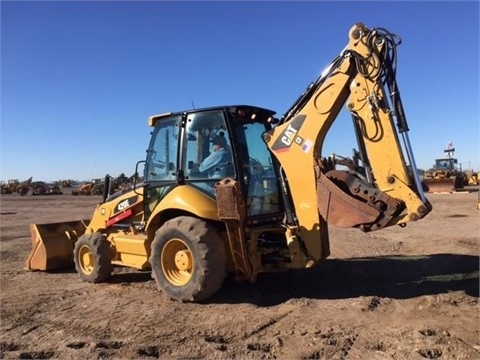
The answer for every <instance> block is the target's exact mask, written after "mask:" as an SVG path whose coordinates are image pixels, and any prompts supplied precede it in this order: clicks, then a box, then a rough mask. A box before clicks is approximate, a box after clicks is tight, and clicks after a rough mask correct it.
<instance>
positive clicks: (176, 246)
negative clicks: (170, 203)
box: [150, 216, 226, 302]
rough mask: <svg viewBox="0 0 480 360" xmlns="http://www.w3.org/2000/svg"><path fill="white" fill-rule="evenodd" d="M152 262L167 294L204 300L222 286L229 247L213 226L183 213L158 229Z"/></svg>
mask: <svg viewBox="0 0 480 360" xmlns="http://www.w3.org/2000/svg"><path fill="white" fill-rule="evenodd" d="M150 264H151V266H152V274H153V277H154V278H155V281H156V282H157V286H158V287H159V289H160V290H162V291H163V292H164V293H165V294H166V295H167V296H169V297H170V298H172V299H175V300H179V301H184V302H194V301H202V300H205V299H207V298H208V297H210V296H212V295H213V294H215V293H216V292H217V291H218V290H219V289H220V287H221V286H222V283H223V280H224V278H225V276H226V255H225V246H224V243H223V241H222V239H221V238H220V236H219V235H218V233H217V231H216V229H215V228H214V227H213V226H211V225H209V224H207V223H206V222H205V221H202V220H199V219H196V218H193V217H188V216H180V217H177V218H174V219H172V220H169V221H167V222H166V223H165V224H164V225H163V226H162V227H161V228H160V229H158V230H157V232H156V234H155V239H154V240H153V242H152V252H151V256H150Z"/></svg>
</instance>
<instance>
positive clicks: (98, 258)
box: [73, 233, 113, 283]
mask: <svg viewBox="0 0 480 360" xmlns="http://www.w3.org/2000/svg"><path fill="white" fill-rule="evenodd" d="M73 261H74V262H75V269H76V270H77V272H78V274H79V275H80V277H81V278H82V279H83V280H84V281H87V282H92V283H98V282H102V281H105V280H106V279H108V278H109V277H110V276H111V274H112V271H113V266H112V262H111V261H112V254H111V251H110V245H109V242H108V240H107V238H106V237H105V235H103V234H100V233H93V234H85V235H82V236H80V237H79V238H78V240H77V242H76V243H75V248H74V249H73Z"/></svg>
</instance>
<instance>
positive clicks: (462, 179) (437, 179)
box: [423, 142, 476, 192]
mask: <svg viewBox="0 0 480 360" xmlns="http://www.w3.org/2000/svg"><path fill="white" fill-rule="evenodd" d="M444 153H445V157H442V158H438V159H435V164H434V165H433V167H432V168H431V169H429V170H427V171H426V172H425V173H424V175H423V182H424V183H425V184H426V185H427V187H428V192H452V191H458V190H461V189H463V188H464V187H465V186H467V185H469V179H468V176H467V174H466V173H465V172H463V171H462V168H461V166H458V159H457V158H455V157H454V154H455V148H454V147H453V144H452V142H449V143H448V144H447V148H446V149H445V150H444ZM475 185H476V184H475Z"/></svg>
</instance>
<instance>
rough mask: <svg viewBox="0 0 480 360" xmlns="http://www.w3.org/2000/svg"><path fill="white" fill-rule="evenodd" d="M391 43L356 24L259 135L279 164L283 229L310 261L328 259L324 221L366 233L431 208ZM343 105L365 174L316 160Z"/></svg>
mask: <svg viewBox="0 0 480 360" xmlns="http://www.w3.org/2000/svg"><path fill="white" fill-rule="evenodd" d="M397 40H399V39H398V38H397V37H395V35H393V34H390V33H388V32H386V31H385V30H383V29H368V28H367V27H365V26H364V25H363V24H361V23H358V24H356V25H354V26H353V27H352V28H351V29H350V32H349V43H348V45H347V47H346V48H345V49H344V50H343V52H342V53H341V54H340V56H339V57H337V58H336V59H335V60H334V61H333V62H332V64H331V65H330V66H329V67H328V68H327V69H326V70H325V71H324V72H323V73H322V74H321V75H320V77H319V78H318V80H317V81H316V82H315V83H313V84H311V85H310V86H309V87H308V88H307V90H305V92H304V93H303V94H302V95H301V96H300V97H299V99H298V100H297V101H296V102H295V103H294V104H293V106H292V107H291V108H290V109H289V110H288V111H287V113H286V114H285V115H284V117H283V118H282V119H281V121H280V123H279V124H278V125H277V126H275V128H274V129H272V130H270V131H269V132H266V133H265V134H264V141H265V142H266V144H267V146H268V147H269V149H270V150H271V152H272V153H273V154H274V155H275V157H276V158H277V160H278V161H279V162H280V164H281V167H282V170H283V173H284V176H285V178H286V182H287V184H288V189H289V192H290V194H289V196H290V198H291V199H292V202H293V204H294V208H295V214H296V223H295V224H287V225H290V226H292V227H293V228H296V229H297V230H298V231H297V233H298V235H300V237H301V239H302V241H303V243H304V244H305V247H306V249H307V253H308V255H309V257H310V258H312V259H313V260H314V261H316V260H319V259H322V258H324V257H326V256H328V253H327V252H328V246H325V244H328V230H327V224H326V222H328V223H330V224H333V225H335V226H339V227H358V228H360V229H362V230H364V231H371V230H376V229H381V228H384V227H387V226H391V225H396V224H398V225H404V224H405V223H406V222H408V221H412V220H418V219H420V218H422V217H424V216H425V215H426V214H427V213H428V212H429V211H430V210H431V205H430V204H429V203H428V201H427V200H426V198H425V195H424V194H423V190H422V187H421V182H420V179H419V177H418V171H417V169H416V165H415V160H414V158H413V153H412V151H411V146H410V143H409V141H408V136H407V133H408V126H407V122H406V119H405V116H404V113H403V107H402V103H401V100H400V97H399V92H398V88H397V85H396V79H395V60H396V59H395V49H396V46H397V42H396V41H397ZM387 90H388V91H390V96H391V98H390V99H389V98H388V97H387V96H386V93H387ZM344 104H345V105H346V107H347V109H348V110H349V111H350V113H351V114H352V118H353V122H354V127H355V128H356V133H357V142H359V143H358V147H359V149H361V150H362V162H363V165H364V167H363V169H364V171H363V172H364V173H363V174H356V173H354V172H352V171H340V170H336V169H335V164H334V161H332V160H331V159H325V158H323V157H322V146H323V143H324V139H325V136H326V135H327V132H328V130H329V128H330V126H331V125H332V123H333V122H334V121H335V119H336V118H337V116H338V114H339V112H340V110H341V107H342V106H343V105H344ZM395 120H396V123H397V124H396V126H397V127H398V132H399V133H401V134H402V136H403V139H404V141H405V144H404V146H405V148H406V150H405V151H406V152H407V157H408V160H409V164H410V167H411V172H409V171H408V170H407V164H406V162H405V158H404V154H403V150H402V146H401V144H400V142H399V139H398V134H397V130H396V128H395V123H394V122H395ZM315 199H316V200H315ZM317 209H318V210H317ZM319 237H320V239H321V241H318V240H319ZM322 244H323V245H322Z"/></svg>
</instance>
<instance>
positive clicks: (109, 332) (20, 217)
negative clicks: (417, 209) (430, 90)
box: [0, 192, 480, 359]
mask: <svg viewBox="0 0 480 360" xmlns="http://www.w3.org/2000/svg"><path fill="white" fill-rule="evenodd" d="M477 194H478V193H477V192H463V193H457V194H428V198H429V199H430V201H431V202H432V204H433V207H434V210H433V212H432V213H431V214H429V215H428V217H427V218H425V219H424V220H422V221H419V222H417V223H409V224H408V226H407V227H406V228H403V229H402V228H400V227H394V228H388V229H384V230H380V231H378V232H374V233H369V234H364V233H362V232H361V231H360V230H356V229H347V230H340V229H335V228H333V227H331V228H330V236H331V249H332V256H331V257H330V258H329V259H328V260H327V261H325V262H324V263H323V264H322V265H321V266H320V267H318V268H315V269H310V270H301V271H292V272H287V273H277V274H260V275H259V278H258V280H257V281H256V282H255V283H253V284H249V283H238V282H235V280H234V279H233V277H228V278H227V279H226V280H225V283H224V286H223V288H222V289H221V290H220V292H219V293H217V294H216V295H215V296H214V297H212V298H211V299H209V301H207V302H205V303H203V304H182V303H178V302H175V301H172V300H169V299H166V297H165V296H164V295H163V294H162V293H161V292H159V291H158V290H157V288H156V285H155V283H154V281H153V280H152V279H151V276H150V272H139V271H136V270H130V269H126V268H116V269H115V272H114V276H113V277H112V278H111V279H110V280H109V282H107V283H101V284H90V283H86V282H83V281H81V280H80V278H79V277H78V275H77V274H76V272H75V270H74V269H65V270H63V271H56V272H50V273H45V272H32V271H26V270H24V269H23V266H24V261H25V259H26V258H27V255H28V253H29V250H30V235H29V230H28V225H29V223H45V222H57V221H66V220H77V219H82V218H89V217H90V216H91V214H92V212H93V208H94V207H95V205H96V204H97V203H98V202H99V201H100V198H101V197H100V196H76V197H74V196H72V195H67V194H64V195H51V196H29V195H27V196H23V197H22V196H19V195H17V194H12V195H2V197H1V201H0V204H1V229H0V235H1V242H0V260H1V297H0V299H1V312H0V315H1V325H0V329H1V333H0V345H1V356H0V357H1V358H3V359H35V358H39V359H47V358H52V359H53V358H59V359H136V358H147V359H157V358H158V359H437V358H438V359H479V358H480V312H479V310H480V304H479V239H480V231H479V230H480V225H479V224H480V223H479V217H480V210H477V209H476V205H477Z"/></svg>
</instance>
